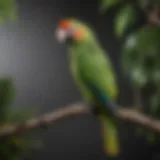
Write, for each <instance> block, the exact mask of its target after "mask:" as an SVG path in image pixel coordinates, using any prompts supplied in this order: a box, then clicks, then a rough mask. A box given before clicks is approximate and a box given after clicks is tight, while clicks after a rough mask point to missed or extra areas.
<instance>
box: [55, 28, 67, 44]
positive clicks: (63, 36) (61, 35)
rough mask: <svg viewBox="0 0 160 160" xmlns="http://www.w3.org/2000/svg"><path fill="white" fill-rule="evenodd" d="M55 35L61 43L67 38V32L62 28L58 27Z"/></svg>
mask: <svg viewBox="0 0 160 160" xmlns="http://www.w3.org/2000/svg"><path fill="white" fill-rule="evenodd" d="M55 36H56V39H57V41H58V42H59V43H64V42H65V41H66V39H67V32H66V31H65V30H64V29H62V28H57V29H56V31H55Z"/></svg>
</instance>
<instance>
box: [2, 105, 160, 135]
mask: <svg viewBox="0 0 160 160" xmlns="http://www.w3.org/2000/svg"><path fill="white" fill-rule="evenodd" d="M90 113H91V109H90V107H89V105H87V104H86V103H77V104H73V105H70V106H66V107H63V108H60V109H57V110H55V111H53V112H51V113H47V114H44V115H43V116H40V117H37V118H32V119H29V120H27V121H25V122H24V123H22V124H10V125H8V126H5V127H3V128H1V129H0V137H4V136H10V135H14V134H22V133H25V132H27V131H29V130H31V129H35V128H39V127H41V126H43V125H49V124H54V123H55V122H57V121H59V120H63V119H66V118H69V117H73V116H82V115H88V114H90ZM116 117H117V118H118V119H119V120H122V121H125V122H129V123H132V124H137V125H140V126H142V127H144V128H147V129H149V130H152V131H155V132H159V133H160V120H153V119H151V118H149V117H147V116H145V115H143V114H141V113H138V112H137V111H134V110H131V109H119V110H117V113H116Z"/></svg>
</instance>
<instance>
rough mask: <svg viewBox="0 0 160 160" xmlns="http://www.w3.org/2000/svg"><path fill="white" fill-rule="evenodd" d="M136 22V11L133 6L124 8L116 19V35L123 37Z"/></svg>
mask: <svg viewBox="0 0 160 160" xmlns="http://www.w3.org/2000/svg"><path fill="white" fill-rule="evenodd" d="M135 20H136V10H135V8H134V7H133V6H131V5H126V6H125V7H123V8H122V9H121V10H120V11H119V13H117V16H116V18H115V33H116V35H117V36H118V37H122V36H123V34H124V33H125V31H126V29H127V28H128V27H129V26H130V25H132V24H134V22H135Z"/></svg>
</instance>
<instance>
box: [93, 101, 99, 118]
mask: <svg viewBox="0 0 160 160" xmlns="http://www.w3.org/2000/svg"><path fill="white" fill-rule="evenodd" d="M91 110H92V113H93V115H94V116H98V115H100V110H99V108H98V107H97V106H96V105H95V104H91Z"/></svg>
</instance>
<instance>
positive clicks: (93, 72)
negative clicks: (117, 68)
mask: <svg viewBox="0 0 160 160" xmlns="http://www.w3.org/2000/svg"><path fill="white" fill-rule="evenodd" d="M86 56H87V55H86ZM88 56H89V57H85V60H83V61H81V64H80V75H81V78H82V80H83V83H84V84H85V85H86V87H87V88H88V89H89V90H91V91H92V94H93V95H94V96H95V98H96V99H97V100H98V101H99V102H101V103H103V104H105V105H106V104H107V102H108V100H115V98H116V97H117V91H118V90H117V84H116V78H115V74H114V71H113V68H112V65H111V62H110V59H109V57H108V56H105V54H104V53H103V52H100V53H98V54H92V56H91V55H88Z"/></svg>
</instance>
